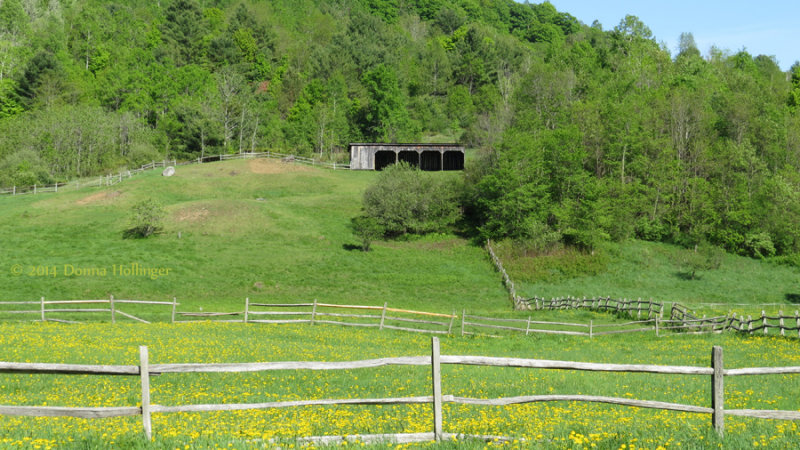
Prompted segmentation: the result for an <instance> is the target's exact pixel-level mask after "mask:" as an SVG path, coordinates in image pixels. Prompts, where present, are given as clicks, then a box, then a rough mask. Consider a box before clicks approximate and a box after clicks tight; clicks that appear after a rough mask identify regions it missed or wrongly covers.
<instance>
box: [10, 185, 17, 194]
mask: <svg viewBox="0 0 800 450" xmlns="http://www.w3.org/2000/svg"><path fill="white" fill-rule="evenodd" d="M11 195H17V187H16V186H14V193H13V194H11Z"/></svg>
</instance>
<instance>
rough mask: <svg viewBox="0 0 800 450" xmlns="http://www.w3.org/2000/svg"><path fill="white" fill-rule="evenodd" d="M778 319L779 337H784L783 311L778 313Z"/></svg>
mask: <svg viewBox="0 0 800 450" xmlns="http://www.w3.org/2000/svg"><path fill="white" fill-rule="evenodd" d="M778 317H779V318H780V326H781V336H786V330H784V329H783V311H778Z"/></svg>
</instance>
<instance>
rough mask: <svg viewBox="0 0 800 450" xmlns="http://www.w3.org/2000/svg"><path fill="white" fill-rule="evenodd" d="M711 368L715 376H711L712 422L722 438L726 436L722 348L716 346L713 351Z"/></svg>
mask: <svg viewBox="0 0 800 450" xmlns="http://www.w3.org/2000/svg"><path fill="white" fill-rule="evenodd" d="M711 367H712V368H713V369H714V375H712V376H711V408H712V409H713V410H714V412H713V413H712V415H711V422H712V424H713V426H714V431H716V432H717V433H719V435H720V436H723V435H724V434H725V386H724V382H723V379H724V366H723V362H722V347H720V346H718V345H715V346H714V347H713V348H712V349H711Z"/></svg>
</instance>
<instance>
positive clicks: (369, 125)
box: [0, 0, 800, 257]
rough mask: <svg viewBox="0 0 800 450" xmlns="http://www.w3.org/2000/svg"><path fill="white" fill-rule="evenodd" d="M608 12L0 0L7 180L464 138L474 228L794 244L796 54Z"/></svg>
mask: <svg viewBox="0 0 800 450" xmlns="http://www.w3.org/2000/svg"><path fill="white" fill-rule="evenodd" d="M605 25H606V27H605V28H604V27H603V26H601V25H600V24H592V25H587V24H581V23H579V22H578V21H577V20H576V19H575V18H574V17H572V16H571V15H570V14H568V13H567V12H559V11H557V10H556V9H555V8H554V7H553V6H552V5H550V4H549V3H542V4H522V3H515V2H513V1H512V0H324V1H323V0H270V1H255V0H252V1H251V0H217V1H214V0H205V1H198V0H160V1H152V0H130V1H126V2H112V1H109V0H36V1H35V0H0V185H2V186H6V185H13V184H16V185H26V184H33V183H47V182H52V181H53V180H63V179H68V178H72V177H76V176H86V175H91V174H97V173H102V172H104V171H107V170H113V169H117V168H119V167H123V166H125V165H138V164H140V163H142V162H144V161H150V160H151V159H162V158H165V157H166V158H178V159H184V158H185V159H189V158H196V157H198V156H203V155H205V154H216V153H219V152H239V151H249V150H252V149H268V148H269V149H279V150H284V151H288V152H292V153H297V154H304V155H310V154H315V155H317V156H318V157H320V158H323V159H335V158H346V157H347V155H345V154H344V153H343V152H344V150H345V149H346V144H347V143H348V142H352V141H395V142H396V141H408V140H426V141H433V140H447V141H450V140H457V141H460V142H462V143H464V144H466V145H468V146H470V147H474V148H478V149H480V152H479V155H480V156H479V157H478V158H476V160H475V161H473V164H472V165H471V167H470V168H469V170H468V171H467V172H466V174H465V178H466V183H465V186H466V188H465V192H464V194H463V196H464V211H465V214H466V218H467V219H468V221H467V223H470V224H472V226H473V228H474V230H475V231H476V232H477V233H478V234H480V235H481V236H484V237H495V238H504V237H510V238H514V239H518V240H520V241H524V242H527V245H530V246H532V248H534V249H538V250H541V249H546V248H547V247H548V246H550V245H553V244H554V243H566V244H571V245H575V246H578V247H583V248H586V249H591V248H593V247H594V246H595V245H596V244H597V243H598V242H600V241H602V240H607V239H623V238H628V237H639V238H643V239H648V240H663V241H673V242H678V243H682V244H684V245H693V244H697V243H701V242H703V241H709V242H710V243H712V244H715V245H720V246H723V247H725V248H726V249H728V250H729V251H734V252H738V253H742V254H748V255H751V256H755V257H767V256H773V255H793V254H797V253H798V252H800V226H798V223H799V222H800V174H798V168H800V116H799V115H798V114H800V113H798V111H797V108H798V106H799V105H800V66H798V65H797V64H795V66H793V70H792V71H791V72H790V73H788V74H787V73H785V72H782V71H781V70H780V68H779V66H778V65H777V64H776V61H774V60H773V59H772V58H770V57H767V56H761V55H759V56H753V55H750V54H748V53H747V52H745V51H738V52H728V51H723V50H719V49H712V50H711V51H710V52H709V53H708V54H701V53H700V51H699V50H698V49H697V47H696V45H695V44H694V40H693V38H692V36H691V35H690V34H685V35H683V36H681V45H680V49H679V50H678V51H677V52H674V53H677V54H672V53H671V52H670V51H669V50H668V49H665V48H663V47H662V46H661V45H659V43H658V42H657V41H656V39H655V38H654V37H653V36H652V33H651V32H650V30H649V29H648V28H647V26H646V25H645V24H644V23H642V22H641V21H639V20H638V19H637V18H636V17H633V16H628V17H625V18H624V19H623V20H622V21H621V22H620V23H619V24H605Z"/></svg>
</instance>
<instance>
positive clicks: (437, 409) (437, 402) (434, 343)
mask: <svg viewBox="0 0 800 450" xmlns="http://www.w3.org/2000/svg"><path fill="white" fill-rule="evenodd" d="M431 347H432V352H431V372H432V378H433V435H434V437H435V439H436V440H437V441H441V440H442V365H441V356H440V351H439V338H437V337H435V336H434V337H432V338H431Z"/></svg>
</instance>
